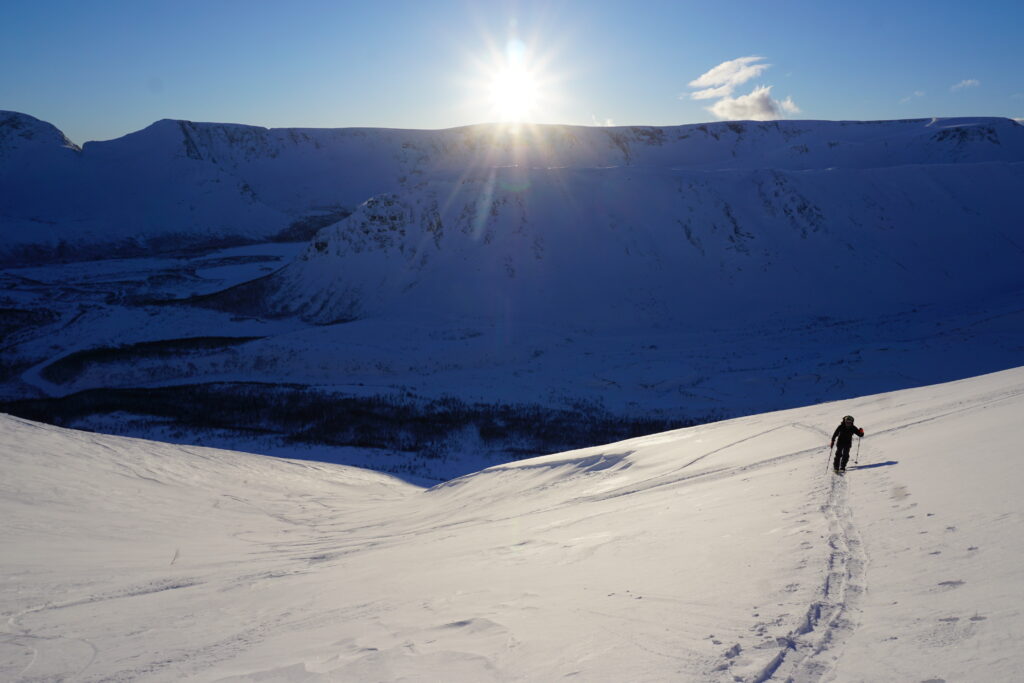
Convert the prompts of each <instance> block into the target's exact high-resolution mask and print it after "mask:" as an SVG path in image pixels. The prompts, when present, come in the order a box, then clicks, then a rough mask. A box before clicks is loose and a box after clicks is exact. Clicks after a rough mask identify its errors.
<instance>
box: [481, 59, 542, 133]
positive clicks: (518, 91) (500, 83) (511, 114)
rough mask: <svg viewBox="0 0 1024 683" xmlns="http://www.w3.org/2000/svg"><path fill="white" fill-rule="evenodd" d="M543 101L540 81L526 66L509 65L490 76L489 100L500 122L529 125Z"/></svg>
mask: <svg viewBox="0 0 1024 683" xmlns="http://www.w3.org/2000/svg"><path fill="white" fill-rule="evenodd" d="M541 99H542V97H541V83H540V79H539V78H537V76H535V75H534V74H533V73H531V72H530V70H529V69H527V68H526V67H525V66H524V65H521V64H508V65H505V66H503V67H502V68H500V69H498V70H496V71H495V72H494V73H493V74H492V76H491V81H490V84H489V86H488V100H489V102H490V106H491V109H492V110H493V111H494V113H495V115H496V116H497V117H498V119H500V120H501V121H506V122H515V123H521V122H524V121H529V120H530V119H531V118H532V117H533V116H535V115H536V114H537V107H538V105H539V103H540V101H541Z"/></svg>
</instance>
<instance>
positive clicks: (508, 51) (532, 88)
mask: <svg viewBox="0 0 1024 683" xmlns="http://www.w3.org/2000/svg"><path fill="white" fill-rule="evenodd" d="M477 64H478V74H479V75H478V78H477V80H476V84H475V88H474V90H475V91H476V93H477V97H478V98H479V100H478V101H480V104H482V105H483V107H484V108H485V109H486V110H487V117H488V119H489V120H492V121H499V122H503V123H536V122H537V118H538V117H541V116H542V115H543V114H544V113H545V109H546V108H548V107H549V106H550V97H549V91H550V90H551V82H552V78H551V77H550V75H549V74H548V73H547V72H546V70H545V68H544V60H542V59H539V58H538V56H537V55H536V54H535V51H534V50H532V49H531V48H530V47H528V46H527V45H526V44H525V43H523V42H522V41H520V40H517V39H511V40H509V41H507V42H506V43H505V45H504V48H503V49H500V50H498V49H492V50H491V52H490V55H489V59H487V60H486V61H478V62H477ZM481 100H482V101H481Z"/></svg>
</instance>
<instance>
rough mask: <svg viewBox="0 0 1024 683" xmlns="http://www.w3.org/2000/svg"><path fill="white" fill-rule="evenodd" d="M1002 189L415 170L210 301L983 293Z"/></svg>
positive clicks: (645, 320) (594, 172)
mask: <svg viewBox="0 0 1024 683" xmlns="http://www.w3.org/2000/svg"><path fill="white" fill-rule="evenodd" d="M1020 187H1024V163H1013V164H1005V163H994V164H969V165H968V164H932V165H914V166H900V167H896V168H879V169H827V170H805V171H781V170H776V169H771V170H753V171H747V170H742V171H732V170H722V171H715V172H706V171H680V170H675V169H664V168H643V169H637V168H630V167H620V168H610V169H586V170H579V169H525V168H501V169H491V170H488V171H485V172H479V173H467V172H464V173H460V174H457V175H452V176H449V177H441V176H439V175H434V176H433V178H432V179H431V180H429V181H424V183H422V184H421V185H420V186H419V187H417V188H415V189H409V190H407V191H405V192H403V193H394V194H386V195H381V196H378V197H374V198H373V199H371V200H368V201H367V202H365V203H364V204H362V205H361V206H359V207H358V208H357V209H356V210H355V212H354V213H353V214H352V215H351V216H350V217H348V218H347V219H346V220H344V221H342V222H340V223H338V224H337V225H334V226H331V227H328V228H324V229H323V230H321V231H320V233H319V234H318V235H317V236H316V238H315V239H314V240H313V241H312V243H311V244H310V246H309V247H308V249H307V250H306V251H305V252H304V253H303V254H302V255H301V256H300V257H299V258H297V259H296V260H295V261H293V262H292V263H291V264H289V265H288V266H287V267H285V268H283V269H282V270H281V271H280V272H278V273H275V274H273V275H271V276H269V277H268V278H265V279H262V280H259V281H257V282H254V283H252V284H251V285H242V286H241V287H239V288H237V289H236V290H232V291H229V292H227V293H225V295H224V296H222V297H221V298H219V299H215V302H216V303H217V305H218V306H219V307H222V308H224V309H226V310H236V311H237V310H241V311H245V312H248V313H254V314H258V315H275V314H276V315H299V316H301V317H302V318H303V319H305V320H308V321H310V322H314V323H318V324H325V323H333V322H338V321H346V320H354V319H359V318H367V317H368V318H373V317H386V318H391V319H395V318H399V319H408V318H410V317H416V316H418V317H425V318H435V319H436V318H440V319H446V318H454V317H461V318H476V319H499V320H510V321H512V322H513V324H514V323H522V322H532V323H549V324H551V323H555V324H557V325H559V326H562V327H565V328H568V327H570V326H571V325H577V326H590V327H594V326H597V327H609V326H612V327H620V328H635V327H637V326H640V327H641V328H643V329H650V328H652V327H653V328H656V327H659V326H670V325H674V326H683V327H687V326H689V325H692V324H693V321H697V320H699V321H701V322H704V323H708V322H715V321H720V320H723V319H746V320H760V319H766V318H771V317H776V318H777V317H780V316H788V315H793V314H794V313H795V312H799V314H800V315H802V316H805V317H811V316H813V315H826V314H833V313H835V312H836V311H837V310H841V311H842V312H843V313H844V314H845V315H855V316H862V315H879V314H883V313H891V312H893V311H895V310H899V309H901V308H910V307H913V306H915V305H928V304H937V303H943V302H950V301H954V300H961V301H962V300H971V301H984V300H986V299H987V298H990V297H991V296H992V295H993V294H995V293H1000V292H1006V291H1015V290H1021V289H1024V271H1022V269H1021V267H1020V265H1021V263H1022V261H1024V233H1022V224H1021V221H1020V216H1021V215H1024V197H1022V196H1021V193H1020V192H1018V191H1017V188H1020ZM242 302H255V305H249V306H246V305H244V304H243V303H242ZM556 321H557V323H556Z"/></svg>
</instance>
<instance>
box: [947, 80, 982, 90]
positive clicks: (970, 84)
mask: <svg viewBox="0 0 1024 683" xmlns="http://www.w3.org/2000/svg"><path fill="white" fill-rule="evenodd" d="M979 85H981V81H979V80H977V79H974V78H967V79H965V80H962V81H960V82H959V83H957V84H956V85H953V86H950V88H949V89H950V90H951V91H953V92H956V91H957V90H963V89H964V88H977V87H978V86H979Z"/></svg>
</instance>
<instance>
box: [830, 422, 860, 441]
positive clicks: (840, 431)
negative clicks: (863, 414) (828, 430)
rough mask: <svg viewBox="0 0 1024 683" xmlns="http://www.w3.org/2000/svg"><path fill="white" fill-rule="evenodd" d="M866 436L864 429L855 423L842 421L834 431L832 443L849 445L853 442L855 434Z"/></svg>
mask: <svg viewBox="0 0 1024 683" xmlns="http://www.w3.org/2000/svg"><path fill="white" fill-rule="evenodd" d="M854 434H856V435H857V436H864V430H863V429H861V428H860V427H858V426H857V425H853V424H850V425H848V424H846V423H845V422H840V423H839V426H838V427H836V431H834V432H832V443H836V441H838V442H839V445H840V446H849V445H850V444H852V443H853V435H854Z"/></svg>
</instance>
